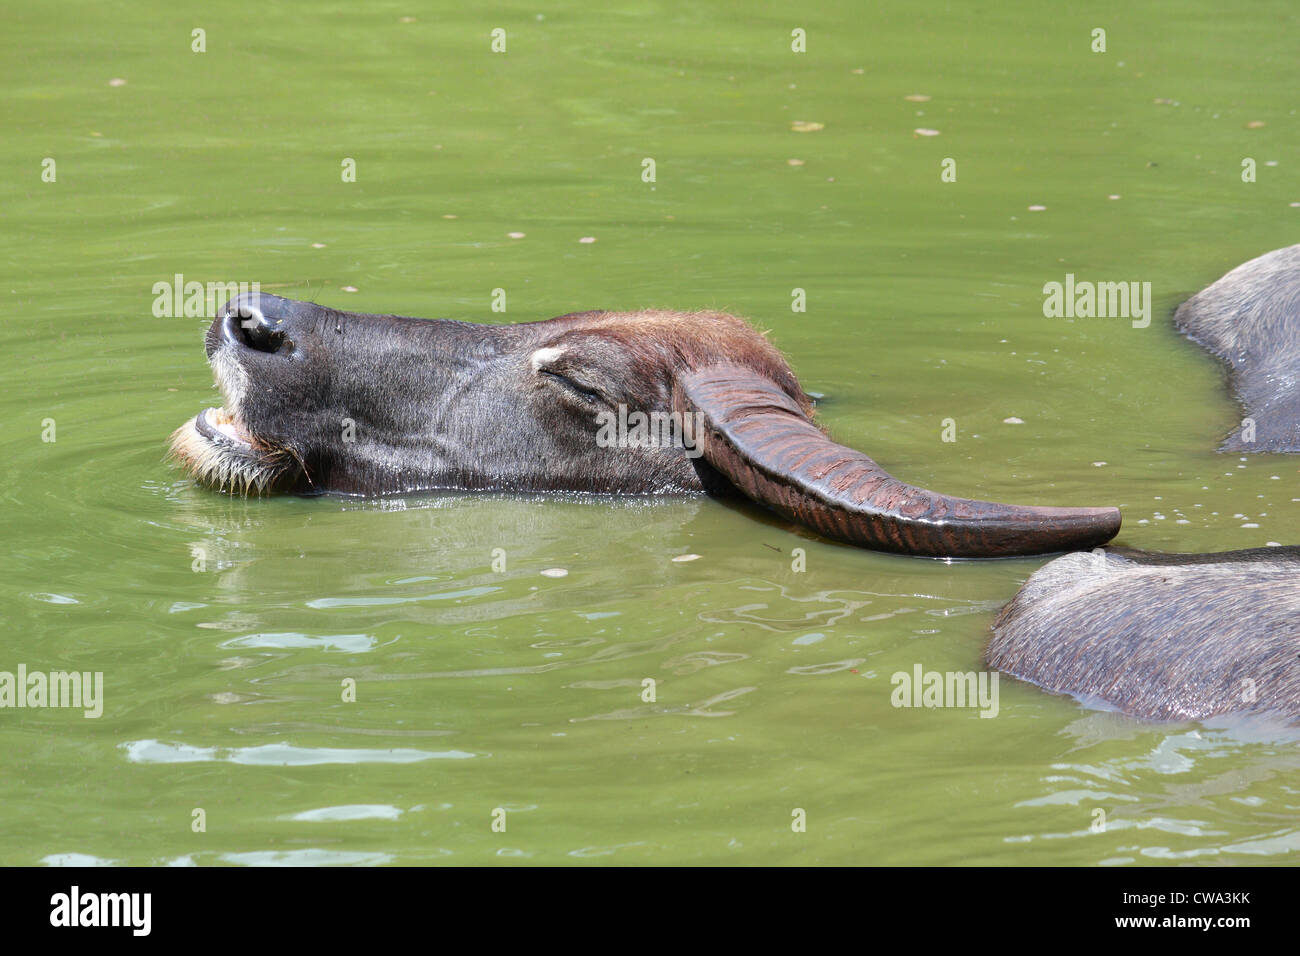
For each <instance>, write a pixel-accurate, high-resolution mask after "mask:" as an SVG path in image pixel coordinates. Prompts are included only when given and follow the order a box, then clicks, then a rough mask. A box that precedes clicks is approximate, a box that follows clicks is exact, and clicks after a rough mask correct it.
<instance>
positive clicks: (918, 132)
mask: <svg viewBox="0 0 1300 956" xmlns="http://www.w3.org/2000/svg"><path fill="white" fill-rule="evenodd" d="M912 134H913V135H914V136H938V135H939V131H938V130H937V129H926V128H925V127H924V126H922V127H919V128H917V129H914V130H912Z"/></svg>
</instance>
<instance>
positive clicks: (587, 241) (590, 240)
mask: <svg viewBox="0 0 1300 956" xmlns="http://www.w3.org/2000/svg"><path fill="white" fill-rule="evenodd" d="M578 241H579V242H581V243H585V244H586V245H591V244H592V243H593V242H595V241H596V237H595V236H583V237H582V238H581V239H579V240H578Z"/></svg>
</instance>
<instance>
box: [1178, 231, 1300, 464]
mask: <svg viewBox="0 0 1300 956" xmlns="http://www.w3.org/2000/svg"><path fill="white" fill-rule="evenodd" d="M1174 324H1175V325H1176V326H1177V327H1178V329H1179V330H1180V331H1182V332H1184V333H1185V334H1186V335H1187V336H1188V337H1189V338H1191V339H1192V340H1193V341H1194V342H1196V343H1198V344H1199V345H1201V346H1203V347H1204V348H1206V349H1208V350H1209V351H1210V352H1212V353H1213V354H1214V355H1215V356H1217V357H1218V358H1219V359H1221V360H1222V361H1223V363H1224V364H1225V365H1226V366H1227V368H1228V376H1229V380H1230V382H1231V385H1232V388H1233V390H1234V392H1235V393H1236V395H1237V397H1238V399H1239V400H1240V401H1241V403H1242V405H1243V406H1244V408H1245V413H1246V417H1247V418H1248V419H1250V421H1249V422H1247V423H1243V424H1242V425H1241V426H1239V427H1237V428H1235V429H1233V431H1232V432H1231V433H1230V434H1229V435H1228V436H1227V437H1226V438H1225V439H1224V442H1223V445H1222V447H1221V448H1220V450H1221V451H1274V452H1294V451H1300V391H1298V389H1297V386H1298V385H1300V245H1296V246H1289V247H1287V248H1285V249H1276V250H1274V251H1273V252H1269V253H1266V254H1265V255H1262V256H1259V257H1258V258H1255V259H1252V260H1250V261H1249V262H1246V263H1243V264H1242V265H1240V266H1238V267H1237V268H1235V269H1233V270H1232V271H1231V272H1229V273H1228V274H1227V275H1225V276H1223V277H1222V278H1221V279H1219V280H1218V281H1217V282H1215V283H1214V284H1212V285H1210V286H1209V287H1207V288H1206V289H1204V290H1202V291H1201V292H1199V293H1197V294H1196V295H1194V296H1192V297H1191V298H1190V299H1188V300H1187V301H1186V302H1184V303H1183V304H1182V305H1181V306H1179V307H1178V311H1177V312H1176V313H1175V314H1174Z"/></svg>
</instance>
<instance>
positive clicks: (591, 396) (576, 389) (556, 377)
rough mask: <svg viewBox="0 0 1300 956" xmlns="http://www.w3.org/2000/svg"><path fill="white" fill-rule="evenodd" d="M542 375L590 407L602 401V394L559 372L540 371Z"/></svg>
mask: <svg viewBox="0 0 1300 956" xmlns="http://www.w3.org/2000/svg"><path fill="white" fill-rule="evenodd" d="M540 371H541V373H542V375H544V376H546V377H547V378H549V379H550V380H551V381H553V382H555V383H557V384H558V385H560V386H562V387H563V388H565V389H567V390H568V391H569V392H571V393H573V395H574V396H576V397H577V398H578V399H580V400H582V401H584V402H586V403H587V404H588V405H595V404H596V403H597V402H599V401H600V399H601V396H600V392H598V391H596V390H595V389H593V388H588V387H587V386H585V385H582V384H581V383H579V382H575V381H574V380H573V379H571V378H569V376H567V375H561V374H560V373H559V372H553V371H551V370H550V369H548V368H544V369H540Z"/></svg>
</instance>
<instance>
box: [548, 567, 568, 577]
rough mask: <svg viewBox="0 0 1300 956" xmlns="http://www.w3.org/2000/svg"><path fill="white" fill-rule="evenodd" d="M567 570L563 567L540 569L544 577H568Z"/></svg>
mask: <svg viewBox="0 0 1300 956" xmlns="http://www.w3.org/2000/svg"><path fill="white" fill-rule="evenodd" d="M568 574H569V572H568V571H567V570H566V569H565V568H546V569H545V570H544V571H542V577H544V578H563V577H568Z"/></svg>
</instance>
